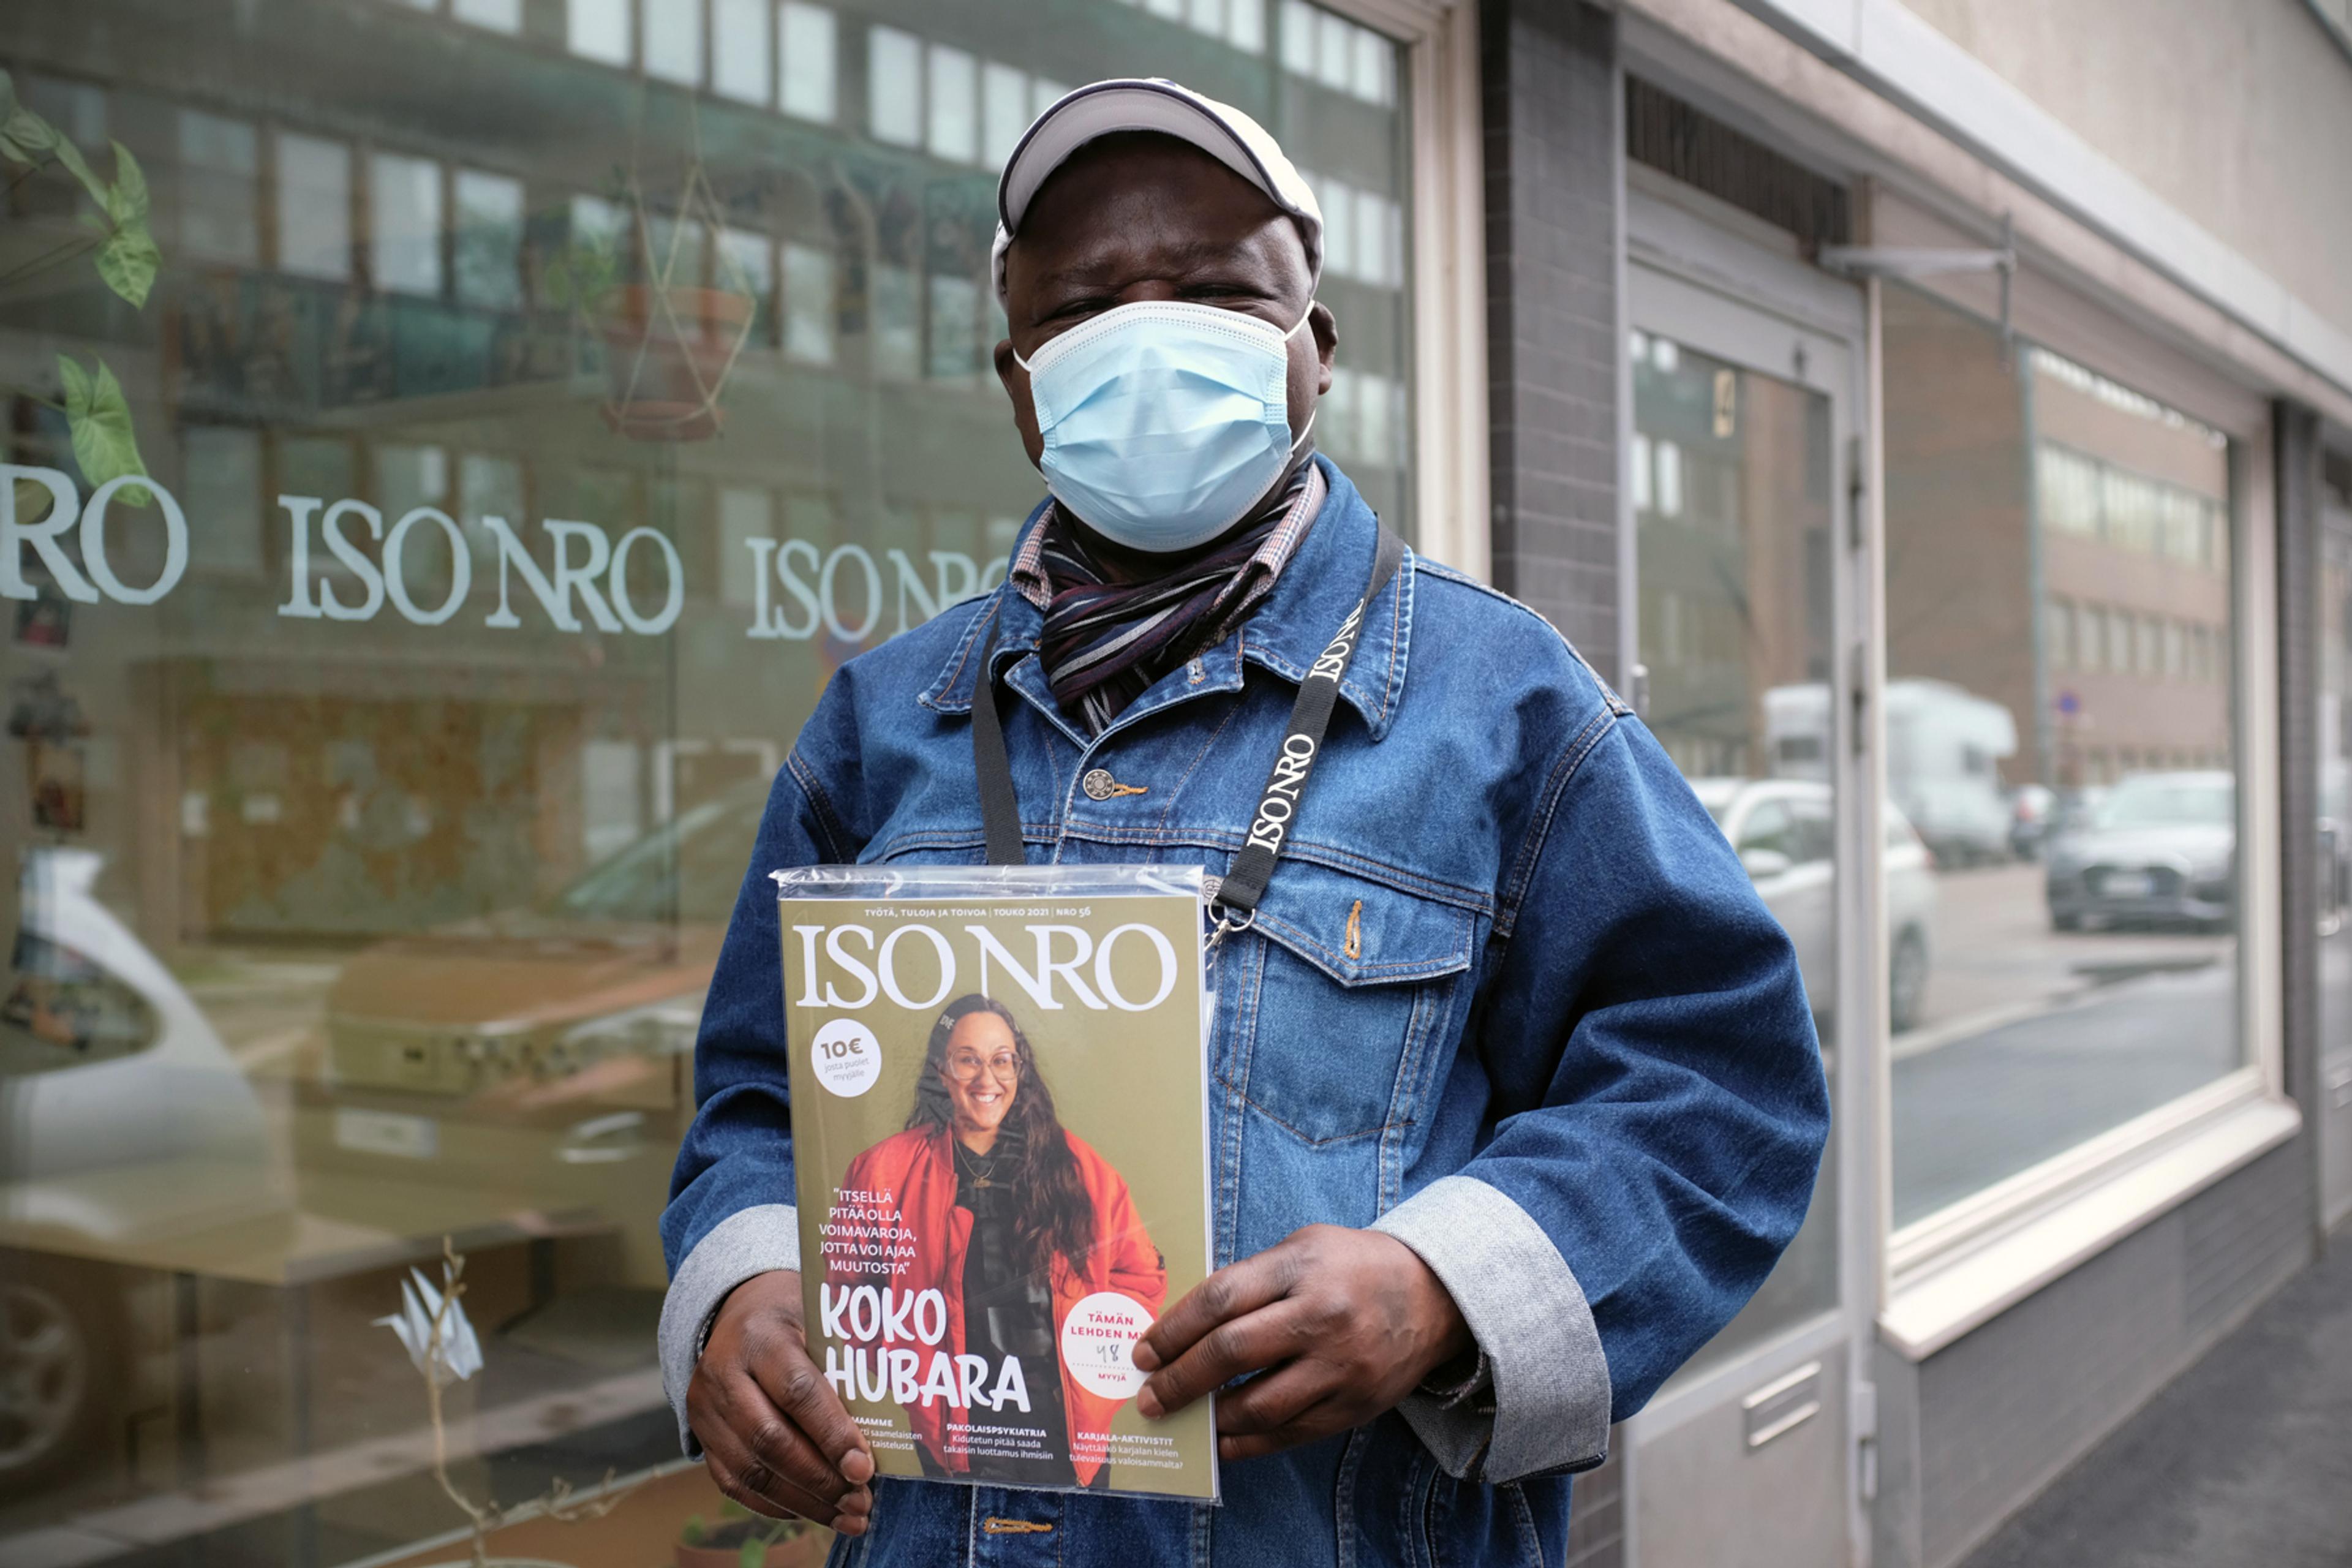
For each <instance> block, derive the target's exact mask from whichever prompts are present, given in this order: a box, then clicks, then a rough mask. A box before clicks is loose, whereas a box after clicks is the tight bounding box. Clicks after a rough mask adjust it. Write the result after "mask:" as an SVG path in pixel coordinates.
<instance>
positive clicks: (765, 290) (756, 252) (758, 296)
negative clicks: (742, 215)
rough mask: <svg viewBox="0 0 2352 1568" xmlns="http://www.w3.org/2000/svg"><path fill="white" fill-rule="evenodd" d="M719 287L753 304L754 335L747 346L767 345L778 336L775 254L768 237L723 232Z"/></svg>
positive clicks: (720, 236)
mask: <svg viewBox="0 0 2352 1568" xmlns="http://www.w3.org/2000/svg"><path fill="white" fill-rule="evenodd" d="M719 287H720V288H721V289H726V290H727V291H728V292H729V293H730V294H742V295H745V296H747V297H749V298H750V299H751V300H752V302H753V315H752V318H751V337H750V338H749V339H747V340H746V341H747V342H753V343H765V342H769V341H771V340H772V338H773V337H774V336H775V306H774V299H775V291H776V263H775V252H774V251H773V249H772V248H771V247H770V246H769V243H768V237H767V236H766V235H764V234H748V233H746V232H744V231H743V230H742V229H740V228H722V229H720V230H719Z"/></svg>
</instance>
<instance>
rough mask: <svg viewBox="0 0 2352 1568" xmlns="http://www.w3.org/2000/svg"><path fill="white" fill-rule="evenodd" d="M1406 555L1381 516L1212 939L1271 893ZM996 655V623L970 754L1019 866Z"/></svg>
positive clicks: (1222, 893) (1006, 851) (994, 830)
mask: <svg viewBox="0 0 2352 1568" xmlns="http://www.w3.org/2000/svg"><path fill="white" fill-rule="evenodd" d="M1403 562H1404V541H1403V540H1402V539H1399V538H1398V537H1397V536H1396V534H1395V533H1394V532H1392V531H1390V529H1389V527H1388V526H1387V525H1386V524H1385V523H1383V524H1382V525H1381V537H1380V545H1379V547H1378V549H1376V550H1375V551H1374V552H1373V554H1372V577H1371V581H1370V583H1369V584H1366V585H1365V588H1364V596H1363V597H1362V598H1360V599H1359V600H1357V601H1356V606H1355V608H1353V609H1351V610H1349V612H1348V618H1347V619H1346V620H1344V621H1341V622H1340V623H1339V630H1338V631H1337V632H1335V633H1333V634H1332V637H1331V641H1330V642H1329V644H1328V645H1327V646H1326V647H1324V649H1323V651H1322V652H1321V653H1320V654H1318V655H1317V656H1316V658H1315V662H1314V663H1313V664H1311V665H1309V666H1308V667H1307V674H1306V676H1305V677H1304V678H1303V679H1300V681H1299V683H1298V700H1297V701H1296V702H1294V703H1292V704H1291V706H1290V724H1289V726H1288V728H1287V729H1286V730H1285V731H1283V736H1282V746H1281V748H1280V749H1279V750H1278V751H1276V752H1275V755H1274V770H1273V772H1271V773H1268V774H1267V775H1266V780H1265V789H1263V790H1262V791H1260V792H1259V794H1258V800H1257V809H1256V810H1255V811H1254V812H1252V813H1251V814H1250V826H1249V836H1248V837H1246V838H1244V840H1243V841H1242V847H1241V850H1240V852H1239V853H1237V854H1236V855H1234V862H1233V865H1232V867H1231V868H1229V869H1228V870H1227V871H1226V873H1225V877H1224V880H1223V882H1222V883H1220V884H1219V885H1218V888H1217V890H1216V894H1215V896H1214V898H1213V900H1212V902H1213V905H1214V906H1216V907H1217V908H1218V909H1219V910H1222V911H1223V912H1222V913H1220V914H1219V916H1218V919H1217V930H1216V934H1215V936H1213V938H1212V939H1211V942H1212V945H1213V944H1214V943H1215V942H1218V941H1222V940H1223V938H1224V936H1225V935H1226V934H1227V933H1228V932H1231V931H1243V930H1246V929H1247V928H1248V926H1249V924H1250V921H1253V920H1254V919H1255V918H1256V914H1257V901H1258V900H1260V899H1262V898H1264V897H1265V884H1266V882H1267V880H1268V879H1270V878H1272V877H1273V875H1274V863H1275V861H1276V858H1279V857H1280V856H1281V854H1282V846H1283V843H1284V841H1285V840H1286V839H1287V838H1288V837H1290V828H1291V825H1292V824H1293V823H1294V822H1295V821H1297V816H1298V800H1299V796H1301V795H1304V794H1305V793H1306V792H1307V775H1308V774H1309V773H1313V772H1314V771H1315V762H1316V758H1317V757H1318V756H1319V755H1320V754H1321V753H1322V750H1323V734H1324V731H1327V730H1328V729H1329V728H1330V727H1331V710H1332V709H1333V708H1334V707H1335V706H1337V705H1338V703H1339V679H1340V677H1342V676H1344V675H1346V674H1347V673H1348V665H1349V661H1351V660H1352V659H1354V658H1355V657H1356V645H1357V643H1358V642H1360V641H1361V640H1362V636H1363V629H1364V616H1366V615H1368V614H1370V610H1371V607H1372V601H1373V600H1374V599H1377V598H1379V597H1380V595H1381V589H1383V588H1385V587H1387V586H1388V584H1389V579H1390V578H1391V577H1393V576H1395V575H1396V572H1397V568H1398V567H1399V566H1400V565H1402V563H1403ZM995 661H996V633H995V632H994V631H993V630H991V631H990V633H989V634H988V642H987V644H986V646H985V647H982V650H981V656H980V681H979V689H977V690H976V691H974V692H973V694H972V702H971V758H972V763H973V765H974V767H976V768H977V769H978V770H979V773H980V819H981V823H982V827H983V828H984V830H985V832H986V834H987V837H988V858H989V863H990V864H991V865H995V866H1018V865H1020V864H1022V863H1023V861H1024V859H1025V858H1026V857H1025V856H1024V853H1023V851H1022V842H1021V807H1020V804H1019V802H1018V801H1017V800H1016V799H1015V798H1014V796H1013V763H1012V761H1011V759H1010V758H1009V757H1008V756H1007V755H1006V753H1005V750H1004V716H1003V713H1001V712H1000V711H999V710H998V709H997V699H996V675H995V670H994V668H993V667H994V665H995Z"/></svg>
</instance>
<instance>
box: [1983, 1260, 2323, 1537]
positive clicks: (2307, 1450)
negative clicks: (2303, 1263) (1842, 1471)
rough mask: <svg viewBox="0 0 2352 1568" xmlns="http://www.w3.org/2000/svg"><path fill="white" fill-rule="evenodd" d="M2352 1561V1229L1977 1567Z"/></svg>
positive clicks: (2011, 1526) (2050, 1494) (2048, 1496)
mask: <svg viewBox="0 0 2352 1568" xmlns="http://www.w3.org/2000/svg"><path fill="white" fill-rule="evenodd" d="M2347 1563H2352V1233H2344V1234H2339V1235H2338V1236H2337V1237H2336V1243H2335V1246H2334V1247H2333V1248H2332V1249H2331V1250H2330V1252H2329V1253H2328V1255H2327V1256H2326V1258H2322V1259H2321V1260H2320V1261H2319V1262H2318V1263H2316V1264H2315V1265H2313V1266H2312V1267H2311V1268H2306V1269H2305V1270H2304V1271H2303V1272H2302V1273H2301V1274H2299V1275H2297V1276H2296V1277H2295V1278H2294V1279H2293V1280H2291V1281H2290V1282H2289V1283H2288V1284H2287V1285H2286V1287H2285V1288H2284V1289H2282V1290H2280V1291H2279V1292H2278V1294H2277V1295H2275V1296H2273V1297H2272V1298H2271V1300H2268V1301H2265V1302H2264V1303H2263V1305H2262V1306H2261V1307H2260V1308H2259V1309H2257V1310H2256V1311H2255V1312H2254V1315H2253V1316H2252V1318H2249V1319H2248V1320H2247V1321H2245V1323H2243V1324H2242V1326H2240V1327H2239V1328H2238V1329H2236V1330H2235V1331H2232V1332H2231V1334H2230V1335H2229V1337H2228V1338H2226V1339H2224V1340H2223V1341H2222V1342H2221V1343H2220V1344H2219V1345H2216V1346H2215V1347H2214V1348H2213V1350H2212V1351H2211V1352H2210V1353H2209V1354H2207V1355H2206V1357H2205V1359H2204V1360H2202V1361H2200V1362H2199V1363H2197V1364H2196V1365H2195V1366H2193V1367H2191V1368H2189V1371H2188V1372H2186V1373H2183V1374H2182V1375H2181V1376H2180V1377H2179V1379H2178V1380H2176V1381H2175V1382H2174V1383H2173V1384H2171V1386H2169V1387H2168V1388H2167V1389H2166V1390H2165V1391H2164V1392H2163V1393H2162V1394H2158V1395H2157V1397H2156V1398H2155V1400H2154V1401H2152V1402H2151V1403H2150V1404H2149V1405H2148V1406H2147V1408H2146V1409H2144V1410H2142V1411H2140V1412H2139V1414H2138V1415H2135V1416H2133V1417H2132V1418H2131V1419H2130V1420H2129V1421H2128V1422H2126V1423H2125V1425H2124V1426H2122V1428H2121V1429H2119V1430H2118V1431H2116V1433H2115V1434H2114V1435H2113V1436H2110V1437H2108V1438H2107V1440H2106V1441H2105V1442H2104V1443H2102V1444H2100V1445H2099V1446H2098V1447H2096V1448H2094V1449H2093V1450H2092V1451H2091V1452H2090V1454H2089V1455H2088V1456H2087V1457H2086V1458H2084V1459H2083V1460H2082V1462H2081V1463H2079V1464H2077V1465H2076V1466H2075V1467H2074V1468H2073V1469H2071V1470H2069V1471H2067V1472H2066V1473H2065V1474H2064V1475H2063V1476H2061V1477H2060V1478H2059V1479H2057V1481H2056V1482H2055V1483H2054V1484H2053V1485H2052V1487H2051V1488H2050V1489H2049V1490H2048V1491H2046V1492H2044V1493H2043V1494H2042V1496H2041V1497H2040V1498H2038V1499H2036V1500H2034V1502H2033V1503H2032V1505H2031V1506H2029V1507H2028V1508H2026V1509H2025V1510H2023V1511H2022V1512H2021V1513H2019V1514H2018V1515H2017V1516H2016V1517H2015V1518H2014V1519H2012V1520H2011V1521H2009V1523H2008V1524H2006V1525H2004V1526H2003V1527H2002V1528H2001V1530H2000V1533H1999V1534H1997V1535H1995V1536H1993V1537H1992V1539H1991V1540H1990V1541H1988V1542H1986V1543H1985V1544H1984V1545H1983V1546H1981V1547H1979V1549H1978V1550H1977V1552H1976V1553H1975V1554H1974V1555H1973V1556H1971V1557H1969V1559H1968V1560H1967V1561H1966V1563H1964V1564H1963V1565H1962V1568H2086V1565H2095V1568H2256V1565H2259V1568H2344V1565H2345V1564H2347Z"/></svg>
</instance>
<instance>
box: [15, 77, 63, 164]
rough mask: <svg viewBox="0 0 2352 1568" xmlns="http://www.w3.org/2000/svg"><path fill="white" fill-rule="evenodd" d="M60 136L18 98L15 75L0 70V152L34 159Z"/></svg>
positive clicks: (27, 160) (23, 160)
mask: <svg viewBox="0 0 2352 1568" xmlns="http://www.w3.org/2000/svg"><path fill="white" fill-rule="evenodd" d="M61 140H63V138H61V137H60V136H58V133H57V131H56V128H55V127H53V126H51V125H50V124H49V122H48V121H46V120H44V119H42V118H41V117H40V116H39V115H37V114H36V113H34V112H33V111H32V110H29V109H27V108H26V107H25V106H24V104H22V103H21V102H19V101H18V100H17V98H16V80H15V79H14V78H12V77H10V76H9V75H8V73H7V72H6V71H0V156H5V157H6V158H8V159H10V160H11V161H13V162H15V163H35V162H37V160H38V155H39V154H41V153H46V152H47V151H48V150H49V149H50V148H51V147H53V146H55V145H56V144H57V143H58V142H59V141H61Z"/></svg>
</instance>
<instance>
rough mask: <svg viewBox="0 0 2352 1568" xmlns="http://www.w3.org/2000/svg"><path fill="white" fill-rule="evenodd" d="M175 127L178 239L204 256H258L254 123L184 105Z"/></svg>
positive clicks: (243, 259) (234, 259)
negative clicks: (176, 138) (177, 138)
mask: <svg viewBox="0 0 2352 1568" xmlns="http://www.w3.org/2000/svg"><path fill="white" fill-rule="evenodd" d="M179 128H180V148H179V153H180V243H181V244H182V245H183V246H184V247H186V250H187V252H188V254H189V255H190V256H191V257H193V258H199V259H202V260H205V261H220V262H229V263H239V264H244V265H247V266H250V265H251V264H252V263H253V262H254V261H256V260H257V259H258V258H259V255H260V248H261V240H260V226H259V224H258V222H257V216H256V215H257V208H258V184H259V174H260V147H259V142H258V139H257V137H256V136H255V134H254V130H253V127H252V126H250V125H248V124H247V123H246V122H245V121H241V120H230V119H227V118H226V117H224V116H222V115H218V114H206V113H205V112H203V111H202V110H194V109H184V110H180V114H179Z"/></svg>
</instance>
